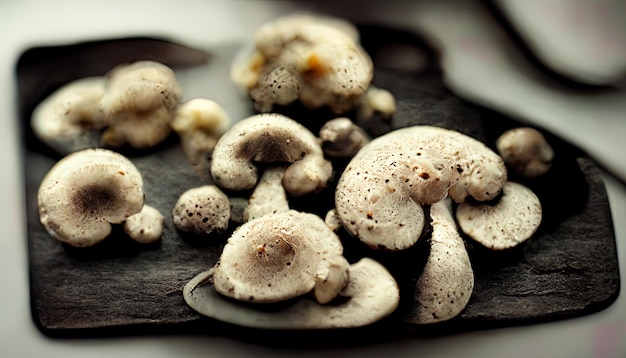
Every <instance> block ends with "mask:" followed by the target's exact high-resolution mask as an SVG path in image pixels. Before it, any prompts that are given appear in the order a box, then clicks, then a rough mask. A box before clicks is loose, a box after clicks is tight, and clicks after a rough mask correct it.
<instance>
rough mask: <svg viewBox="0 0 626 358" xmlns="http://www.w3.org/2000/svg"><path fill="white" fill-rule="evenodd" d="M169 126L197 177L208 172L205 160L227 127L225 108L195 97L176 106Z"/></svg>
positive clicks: (228, 123) (228, 120)
mask: <svg viewBox="0 0 626 358" xmlns="http://www.w3.org/2000/svg"><path fill="white" fill-rule="evenodd" d="M171 126H172V129H174V131H175V132H176V133H177V134H178V136H179V138H180V140H181V143H182V146H183V151H184V153H185V155H186V156H187V159H188V160H189V162H190V163H191V165H192V166H193V167H194V169H195V170H196V173H197V174H199V175H200V176H203V175H206V174H207V173H209V161H208V159H209V158H210V157H211V153H212V152H213V148H214V147H215V144H216V143H217V140H218V139H219V138H220V137H221V136H222V135H223V134H224V133H225V132H226V131H227V130H228V127H229V126H230V118H229V117H228V114H226V112H225V111H224V109H223V108H222V107H221V106H220V105H219V104H217V103H216V102H215V101H212V100H210V99H206V98H194V99H191V100H188V101H186V102H183V103H180V104H179V105H178V107H177V109H176V112H175V115H174V117H173V119H172V122H171ZM202 179H205V180H208V179H209V178H208V177H206V178H205V177H202Z"/></svg>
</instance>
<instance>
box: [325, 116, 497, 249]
mask: <svg viewBox="0 0 626 358" xmlns="http://www.w3.org/2000/svg"><path fill="white" fill-rule="evenodd" d="M506 178H507V175H506V168H505V166H504V163H503V161H502V158H500V157H499V156H498V155H497V154H496V153H494V152H493V151H491V150H490V149H489V148H488V147H487V146H486V145H484V144H483V143H482V142H479V141H478V140H476V139H474V138H472V137H469V136H466V135H464V134H462V133H460V132H457V131H453V130H449V129H444V128H439V127H432V126H413V127H407V128H403V129H397V130H395V131H392V132H390V133H388V134H385V135H383V136H381V137H378V138H376V139H374V140H372V141H371V142H370V143H369V144H367V145H365V146H364V147H363V148H362V149H361V151H359V152H358V153H357V155H356V156H355V157H354V158H353V159H352V160H351V161H350V163H349V164H348V166H347V167H346V169H345V170H344V172H343V174H342V175H341V177H340V179H339V181H338V183H337V187H336V190H335V193H336V194H335V207H336V209H337V213H338V215H339V217H340V218H341V221H342V223H343V226H344V228H346V230H348V232H350V233H351V234H352V235H354V236H356V237H358V238H359V239H360V240H361V241H362V242H364V243H365V244H366V245H368V246H370V247H372V248H380V249H388V250H402V249H406V248H408V247H410V246H412V245H413V244H415V242H416V241H417V240H418V238H419V237H420V235H421V232H422V229H423V227H424V222H425V221H424V215H423V209H422V205H424V204H433V203H436V202H439V201H441V200H443V199H444V198H446V197H447V196H448V195H449V196H450V197H451V198H452V199H453V200H454V201H456V202H462V201H464V200H465V198H466V197H473V198H474V199H476V200H480V201H485V200H491V199H493V198H495V197H496V196H497V195H498V194H499V193H500V191H501V189H502V185H503V184H504V182H505V181H506Z"/></svg>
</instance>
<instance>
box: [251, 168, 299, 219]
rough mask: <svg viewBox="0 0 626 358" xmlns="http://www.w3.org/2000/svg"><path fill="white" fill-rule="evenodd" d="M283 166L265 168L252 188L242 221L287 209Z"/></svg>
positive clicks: (282, 211)
mask: <svg viewBox="0 0 626 358" xmlns="http://www.w3.org/2000/svg"><path fill="white" fill-rule="evenodd" d="M284 176H285V168H283V167H270V168H267V170H265V172H264V173H263V175H262V176H261V179H259V183H258V184H257V186H256V187H255V188H254V191H253V192H252V195H251V196H250V199H249V200H248V205H247V206H246V209H245V211H244V214H243V220H244V222H246V221H250V220H254V219H256V218H258V217H260V216H263V215H265V214H276V213H284V212H287V211H289V202H288V201H287V193H286V192H285V188H284V187H283V177H284Z"/></svg>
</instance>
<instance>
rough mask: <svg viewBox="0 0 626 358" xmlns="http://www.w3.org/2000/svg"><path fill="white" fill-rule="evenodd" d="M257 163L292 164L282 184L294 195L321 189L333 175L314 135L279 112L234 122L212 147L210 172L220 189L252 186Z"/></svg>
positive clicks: (244, 188) (256, 177) (256, 178)
mask: <svg viewBox="0 0 626 358" xmlns="http://www.w3.org/2000/svg"><path fill="white" fill-rule="evenodd" d="M257 163H278V164H281V165H282V164H284V163H292V164H291V165H289V166H288V167H287V169H286V170H285V175H284V178H283V186H284V187H285V189H286V190H287V192H288V193H289V194H291V195H294V196H298V195H304V194H307V193H311V192H314V191H317V190H320V189H322V188H324V187H325V186H326V185H327V182H328V180H329V178H330V177H331V175H332V165H331V163H330V162H329V161H328V160H326V159H325V158H324V153H323V152H322V148H321V147H320V145H319V143H318V141H317V138H316V137H315V135H314V134H313V133H311V132H310V131H309V130H308V129H307V128H306V127H304V126H303V125H301V124H299V123H298V122H296V121H294V120H293V119H291V118H288V117H286V116H283V115H279V114H259V115H255V116H251V117H248V118H245V119H243V120H241V121H239V122H237V123H235V125H233V126H232V127H231V129H229V130H228V131H227V132H226V133H225V134H224V135H223V136H222V137H221V138H220V139H219V141H218V142H217V144H216V145H215V148H214V149H213V157H212V161H211V175H212V177H213V180H214V181H215V183H216V184H217V185H219V186H220V187H222V188H225V189H228V190H248V189H252V188H254V186H255V185H256V182H257V180H258V169H257V167H256V164H257Z"/></svg>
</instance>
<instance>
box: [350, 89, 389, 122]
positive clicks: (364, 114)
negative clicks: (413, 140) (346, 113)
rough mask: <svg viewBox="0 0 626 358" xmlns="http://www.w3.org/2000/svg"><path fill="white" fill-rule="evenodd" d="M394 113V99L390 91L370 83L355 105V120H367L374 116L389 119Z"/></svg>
mask: <svg viewBox="0 0 626 358" xmlns="http://www.w3.org/2000/svg"><path fill="white" fill-rule="evenodd" d="M395 113H396V99H395V98H394V96H393V94H391V92H389V91H387V90H385V89H382V88H378V87H376V86H373V85H370V87H369V88H368V89H367V92H365V96H363V98H362V100H361V103H360V104H359V106H358V107H357V122H358V123H364V122H367V121H368V120H369V119H371V118H372V117H374V116H378V117H379V118H381V119H383V120H387V121H389V120H391V117H393V115H394V114H395Z"/></svg>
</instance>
